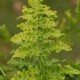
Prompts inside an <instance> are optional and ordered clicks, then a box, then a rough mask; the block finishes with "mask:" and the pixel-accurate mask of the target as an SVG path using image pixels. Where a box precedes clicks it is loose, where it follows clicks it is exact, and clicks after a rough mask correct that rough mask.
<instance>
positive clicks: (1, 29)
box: [0, 25, 10, 41]
mask: <svg viewBox="0 0 80 80" xmlns="http://www.w3.org/2000/svg"><path fill="white" fill-rule="evenodd" d="M0 39H1V40H4V41H9V39H10V33H9V31H8V29H7V28H6V26H5V25H3V26H0Z"/></svg>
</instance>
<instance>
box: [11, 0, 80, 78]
mask: <svg viewBox="0 0 80 80" xmlns="http://www.w3.org/2000/svg"><path fill="white" fill-rule="evenodd" d="M42 1H43V0H28V3H29V6H30V7H29V8H28V7H26V6H23V10H22V13H23V15H22V16H21V17H19V18H22V19H24V20H25V21H24V22H22V23H20V24H19V25H17V27H18V28H20V29H21V30H22V32H20V33H19V34H16V35H15V36H13V37H12V38H11V41H12V42H13V43H15V44H16V45H17V48H16V49H15V50H14V51H13V52H14V54H13V56H12V59H11V64H13V65H15V66H16V67H19V68H21V69H19V71H17V74H15V75H14V76H13V77H12V79H11V80H64V79H65V77H66V75H69V76H70V77H74V75H79V74H80V71H78V70H77V69H75V68H74V67H72V66H70V65H62V64H61V63H60V61H59V60H57V59H49V58H48V56H49V55H50V54H51V53H54V52H56V53H59V52H60V51H62V50H64V51H70V50H71V47H70V46H68V45H67V44H65V43H64V42H62V41H61V40H60V39H61V37H62V36H63V35H64V33H61V32H60V30H59V29H57V28H56V26H57V23H58V22H56V21H55V18H56V17H57V15H56V11H52V10H50V7H48V6H46V5H43V4H41V3H42ZM18 61H19V62H18Z"/></svg>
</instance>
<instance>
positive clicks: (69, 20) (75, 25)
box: [60, 0, 80, 45]
mask: <svg viewBox="0 0 80 80" xmlns="http://www.w3.org/2000/svg"><path fill="white" fill-rule="evenodd" d="M76 3H77V4H76V7H75V9H74V11H73V12H71V10H70V9H69V10H67V11H65V17H64V18H63V20H62V23H60V24H61V31H62V32H63V33H65V35H64V36H63V38H62V39H63V41H66V42H68V43H69V44H71V45H72V44H75V41H76V42H78V41H79V39H80V28H79V26H80V0H76Z"/></svg>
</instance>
